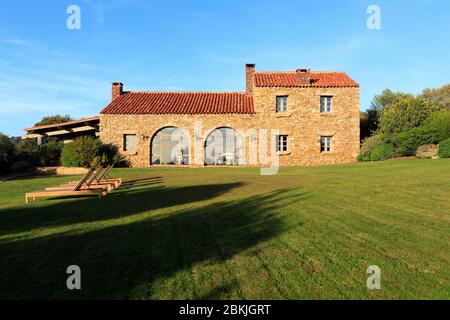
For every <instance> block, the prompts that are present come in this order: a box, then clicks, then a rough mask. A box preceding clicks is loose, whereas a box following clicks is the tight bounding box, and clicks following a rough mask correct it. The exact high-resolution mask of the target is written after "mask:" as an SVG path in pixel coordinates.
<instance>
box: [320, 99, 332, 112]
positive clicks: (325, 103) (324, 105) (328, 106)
mask: <svg viewBox="0 0 450 320" xmlns="http://www.w3.org/2000/svg"><path fill="white" fill-rule="evenodd" d="M320 112H321V113H330V112H333V96H320Z"/></svg>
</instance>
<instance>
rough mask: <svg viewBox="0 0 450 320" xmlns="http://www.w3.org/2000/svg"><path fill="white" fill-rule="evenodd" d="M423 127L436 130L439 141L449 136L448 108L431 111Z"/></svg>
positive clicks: (449, 114) (449, 117)
mask: <svg viewBox="0 0 450 320" xmlns="http://www.w3.org/2000/svg"><path fill="white" fill-rule="evenodd" d="M424 127H425V128H429V129H434V130H436V131H437V134H438V140H439V141H444V140H446V139H448V138H450V110H442V111H438V112H434V113H432V114H431V115H430V117H429V118H428V119H427V121H425V124H424Z"/></svg>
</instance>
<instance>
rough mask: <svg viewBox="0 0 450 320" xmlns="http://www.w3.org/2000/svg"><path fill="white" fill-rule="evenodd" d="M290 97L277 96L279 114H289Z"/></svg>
mask: <svg viewBox="0 0 450 320" xmlns="http://www.w3.org/2000/svg"><path fill="white" fill-rule="evenodd" d="M287 106H288V96H277V112H287Z"/></svg>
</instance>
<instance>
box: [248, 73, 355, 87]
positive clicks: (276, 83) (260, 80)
mask: <svg viewBox="0 0 450 320" xmlns="http://www.w3.org/2000/svg"><path fill="white" fill-rule="evenodd" d="M310 78H311V83H310V84H305V82H304V81H302V80H301V79H300V78H299V76H298V74H297V73H296V72H295V71H292V72H256V73H255V86H256V87H288V88H293V87H318V88H332V87H356V88H358V87H359V84H358V83H356V82H355V81H354V80H353V79H352V78H350V77H349V76H348V75H347V74H346V73H344V72H316V71H311V73H310Z"/></svg>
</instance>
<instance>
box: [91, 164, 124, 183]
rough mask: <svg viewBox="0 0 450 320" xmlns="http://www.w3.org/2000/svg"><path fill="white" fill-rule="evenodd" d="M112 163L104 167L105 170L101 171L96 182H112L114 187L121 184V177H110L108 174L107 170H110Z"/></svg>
mask: <svg viewBox="0 0 450 320" xmlns="http://www.w3.org/2000/svg"><path fill="white" fill-rule="evenodd" d="M112 167H113V165H109V166H107V167H106V168H105V170H104V171H103V172H102V174H100V175H99V177H98V178H97V179H96V180H97V183H111V182H113V183H114V184H115V187H116V188H118V187H119V186H120V185H121V184H122V179H121V178H111V177H110V175H109V172H110V171H111V169H112Z"/></svg>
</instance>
